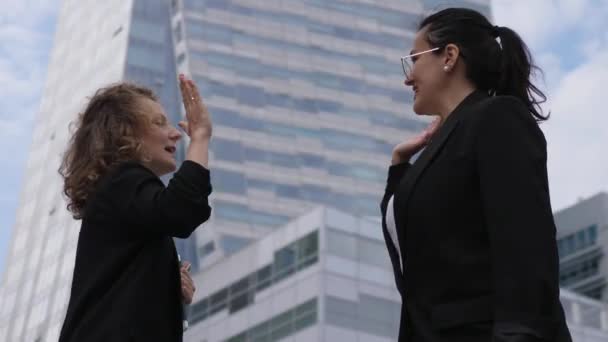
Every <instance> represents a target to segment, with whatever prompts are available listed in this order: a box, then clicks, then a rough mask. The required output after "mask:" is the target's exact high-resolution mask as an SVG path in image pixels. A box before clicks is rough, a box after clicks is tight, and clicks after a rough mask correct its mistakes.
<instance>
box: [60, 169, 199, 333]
mask: <svg viewBox="0 0 608 342" xmlns="http://www.w3.org/2000/svg"><path fill="white" fill-rule="evenodd" d="M210 193H211V186H210V183H209V171H208V170H207V169H205V168H204V167H202V166H201V165H199V164H197V163H194V162H191V161H185V162H184V163H183V164H182V165H181V167H180V168H179V170H178V171H177V172H176V173H175V174H174V176H173V178H172V179H171V181H170V182H169V185H168V186H167V187H166V188H165V186H164V184H163V183H162V182H161V180H160V179H159V178H158V177H157V176H156V175H155V174H154V173H152V172H151V171H150V170H148V169H147V168H145V167H144V166H142V165H140V164H138V163H135V162H130V163H124V164H121V165H119V166H118V167H116V168H115V169H114V170H113V171H110V172H109V173H108V174H107V175H105V176H104V177H102V178H101V179H100V181H99V183H98V185H97V188H96V190H95V192H94V194H93V196H92V197H91V198H90V199H89V200H88V202H87V207H86V208H85V213H84V217H83V220H82V226H81V230H80V235H79V238H78V247H77V250H76V265H75V268H74V278H73V280H72V291H71V297H70V302H69V305H68V310H67V314H66V317H65V321H64V323H63V328H62V330H61V336H60V338H59V342H68V341H70V342H85V341H86V342H107V341H112V342H121V341H163V342H165V341H182V334H183V331H182V330H183V329H182V307H181V305H182V296H181V285H180V282H181V281H180V273H179V263H178V260H177V253H176V250H175V245H174V243H173V239H172V237H180V238H185V237H188V236H189V235H190V234H191V233H192V232H193V231H194V229H195V228H196V227H198V226H199V225H200V224H201V223H203V222H205V221H206V220H207V219H208V218H209V215H210V213H211V208H210V207H209V204H208V196H209V194H210Z"/></svg>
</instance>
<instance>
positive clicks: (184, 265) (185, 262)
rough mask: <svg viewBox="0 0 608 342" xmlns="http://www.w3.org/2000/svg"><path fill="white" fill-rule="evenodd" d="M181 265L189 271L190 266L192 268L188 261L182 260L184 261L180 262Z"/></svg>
mask: <svg viewBox="0 0 608 342" xmlns="http://www.w3.org/2000/svg"><path fill="white" fill-rule="evenodd" d="M182 267H184V269H185V270H186V271H188V272H190V268H192V264H191V263H190V261H184V263H183V264H182Z"/></svg>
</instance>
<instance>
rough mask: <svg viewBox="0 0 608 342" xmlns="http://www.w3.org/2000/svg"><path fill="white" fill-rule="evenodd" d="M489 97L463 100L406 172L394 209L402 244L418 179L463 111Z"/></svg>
mask: <svg viewBox="0 0 608 342" xmlns="http://www.w3.org/2000/svg"><path fill="white" fill-rule="evenodd" d="M487 97H488V95H487V94H485V93H483V92H480V91H474V92H473V93H471V94H470V95H469V96H467V97H466V98H465V99H464V100H462V102H461V103H460V104H459V105H458V106H457V107H456V109H454V111H453V112H452V113H451V114H450V115H449V116H448V118H447V119H446V121H445V122H444V123H443V126H442V127H441V128H440V129H439V131H438V132H437V133H436V136H435V137H434V138H433V139H432V140H431V142H430V143H429V145H428V146H427V147H426V148H425V149H424V151H422V153H421V154H420V157H419V158H418V159H417V160H416V161H415V162H414V164H413V165H412V167H411V169H410V170H409V172H408V173H406V175H405V177H403V179H402V180H401V183H400V184H399V186H398V187H397V189H396V191H395V198H394V200H393V206H394V207H393V210H394V212H395V214H398V215H395V224H396V226H397V238H398V239H399V245H400V246H405V244H404V243H405V236H403V235H404V232H405V231H404V229H403V227H404V225H403V224H404V223H405V222H404V220H403V218H404V214H405V212H406V209H405V208H407V205H408V201H409V199H410V196H411V194H412V190H413V189H414V186H415V185H416V183H417V181H418V179H419V178H420V176H421V175H422V174H423V173H424V170H426V168H427V167H428V166H429V165H430V164H431V162H432V161H433V159H434V158H435V156H436V155H437V153H438V152H439V151H441V148H442V147H443V145H444V144H445V143H446V141H447V140H448V138H449V137H450V134H451V133H452V131H454V128H456V127H457V126H458V123H459V122H460V119H461V117H462V115H461V113H462V112H463V111H465V110H466V109H467V108H468V107H470V105H471V104H474V103H476V102H478V101H480V100H481V99H484V98H487ZM402 249H403V248H402ZM402 254H403V250H402ZM404 262H405V261H404ZM404 269H405V263H404Z"/></svg>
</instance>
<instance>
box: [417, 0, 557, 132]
mask: <svg viewBox="0 0 608 342" xmlns="http://www.w3.org/2000/svg"><path fill="white" fill-rule="evenodd" d="M418 29H419V30H422V29H427V31H426V38H427V41H428V42H429V44H431V46H433V47H441V48H443V47H445V46H446V45H448V44H455V45H456V46H458V48H459V49H460V57H461V58H462V59H463V60H464V62H465V64H466V66H467V68H466V70H467V71H466V72H467V77H468V78H469V80H471V81H472V82H473V83H474V84H475V86H476V87H477V88H478V89H480V90H483V91H487V92H488V93H489V94H491V95H511V96H515V97H517V98H519V99H520V100H521V101H523V102H524V104H525V105H526V107H528V109H529V110H530V113H531V114H532V116H534V118H535V119H536V120H538V121H543V120H546V119H548V118H549V116H548V115H547V116H545V115H543V114H542V109H541V107H540V104H541V103H543V102H545V101H546V100H547V97H546V96H545V94H543V92H542V91H541V90H540V89H539V88H538V87H536V86H535V85H534V84H532V81H531V79H530V76H531V73H532V72H533V71H534V72H536V71H538V72H540V73H541V74H542V70H540V68H538V67H537V66H536V65H534V63H533V60H532V55H531V54H530V50H529V49H528V47H527V46H526V44H525V43H524V41H523V40H522V39H521V37H520V36H519V35H518V34H517V33H516V32H515V31H513V30H511V29H510V28H508V27H498V26H493V25H492V24H490V22H489V21H488V19H487V18H486V17H484V16H483V15H482V14H481V13H479V12H477V11H474V10H472V9H467V8H448V9H445V10H442V11H439V12H437V13H435V14H432V15H430V16H428V17H427V18H425V19H424V20H423V21H422V23H421V24H420V26H419V28H418ZM497 39H500V42H498V41H497ZM437 53H438V52H437Z"/></svg>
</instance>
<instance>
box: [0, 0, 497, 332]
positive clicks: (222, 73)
mask: <svg viewBox="0 0 608 342" xmlns="http://www.w3.org/2000/svg"><path fill="white" fill-rule="evenodd" d="M445 3H447V4H448V5H450V6H468V7H474V8H476V9H479V10H481V11H482V12H484V13H485V14H489V0H455V1H448V2H445V1H430V0H383V1H379V0H377V1H372V0H326V1H320V0H268V1H254V0H208V1H207V0H106V1H80V0H64V1H63V2H62V5H61V10H60V11H59V18H58V21H57V29H56V34H55V42H54V47H53V51H52V54H51V58H50V61H49V67H48V74H47V81H46V85H45V90H44V95H43V98H42V100H41V104H40V110H39V114H38V118H37V120H36V125H35V127H34V132H33V138H32V139H33V141H32V145H31V149H30V152H29V157H28V162H27V166H26V175H25V177H24V179H25V182H24V186H23V190H22V193H21V197H20V206H19V209H18V211H17V215H16V223H15V227H14V230H13V234H12V236H13V237H12V241H11V244H10V248H9V253H8V258H7V262H6V265H7V267H6V272H5V274H4V276H3V278H2V287H1V288H0V341H28V342H29V341H54V340H56V338H57V336H58V333H59V329H60V327H61V323H62V320H63V317H64V314H65V310H66V306H67V302H68V297H69V290H70V284H71V277H72V271H73V266H74V256H75V250H76V243H77V238H78V227H79V226H80V222H78V221H74V220H73V219H72V217H71V215H70V214H69V213H68V212H67V211H66V210H65V200H64V199H63V198H62V195H61V190H62V181H61V178H60V177H59V175H58V173H57V169H58V167H59V163H60V160H61V153H62V152H63V151H64V150H65V147H66V144H67V141H68V139H69V129H68V124H69V122H71V121H74V120H75V119H76V117H77V114H78V112H79V111H81V110H82V108H83V106H84V105H85V104H86V100H87V97H90V96H91V95H92V94H93V93H94V91H95V90H96V89H98V88H99V87H101V86H104V85H107V84H110V83H113V82H117V81H121V80H132V81H136V82H139V83H142V84H144V85H146V86H148V87H150V88H152V89H154V91H155V92H157V94H158V95H159V96H160V98H161V102H162V103H163V105H164V107H165V109H166V111H167V114H168V115H169V116H170V117H171V119H172V121H173V122H174V123H175V122H176V121H178V120H179V118H180V117H181V115H182V113H181V105H180V97H179V92H178V90H177V86H176V77H177V73H179V72H184V73H186V74H189V75H191V76H192V77H194V79H195V80H196V82H197V84H198V85H199V87H200V88H201V92H202V95H203V97H204V99H205V101H206V103H207V104H208V106H209V108H210V110H211V113H212V118H213V121H214V125H215V126H214V138H213V140H212V146H211V148H212V153H211V162H210V165H211V170H212V172H211V174H212V181H213V186H214V193H213V194H212V205H213V208H214V210H213V216H212V219H211V221H210V222H209V223H208V224H205V226H204V227H203V228H202V229H199V230H198V231H197V232H196V236H193V237H192V238H191V239H189V240H179V241H177V245H178V249H179V251H180V254H182V258H183V259H187V260H191V261H193V262H194V264H195V268H198V267H197V266H199V265H198V261H201V262H202V264H201V265H200V267H206V266H210V265H212V264H214V263H216V262H217V261H218V259H219V258H221V257H223V256H225V255H227V254H233V253H234V252H236V251H238V250H240V249H242V248H243V247H244V246H245V245H247V244H248V243H250V242H251V241H253V240H254V239H258V238H259V237H261V236H263V235H265V234H267V233H269V232H271V231H273V230H275V229H276V228H277V227H280V226H283V225H284V224H285V223H286V222H288V221H290V220H291V219H292V218H294V217H296V216H300V215H301V214H303V213H305V212H308V211H309V210H310V209H312V208H313V207H314V206H316V205H319V204H321V205H327V206H330V207H335V208H338V209H339V210H342V211H344V212H348V213H351V214H357V215H359V216H377V215H378V214H379V209H378V202H379V198H380V196H381V193H382V190H383V187H384V181H385V176H386V168H387V166H388V162H389V159H390V150H391V149H392V147H393V146H394V145H395V144H396V143H397V142H399V141H401V140H403V139H405V138H406V137H407V136H408V135H411V134H413V133H414V132H417V131H419V130H420V129H421V128H422V127H423V126H424V123H422V122H421V121H420V120H418V119H416V117H415V116H414V114H413V113H412V111H411V103H410V101H411V99H412V93H411V92H410V91H409V90H408V89H406V88H405V87H404V85H403V77H402V74H401V66H400V62H399V58H400V56H402V55H404V54H406V53H407V51H409V49H410V48H411V45H412V40H413V38H414V34H415V28H416V24H417V23H418V22H419V21H420V20H421V19H422V17H423V14H424V13H426V12H428V11H430V10H433V9H437V8H440V6H441V5H443V4H445ZM180 155H181V156H182V157H183V148H182V149H181V150H180ZM378 229H380V228H379V227H378ZM200 286H203V285H202V284H199V287H200Z"/></svg>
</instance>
